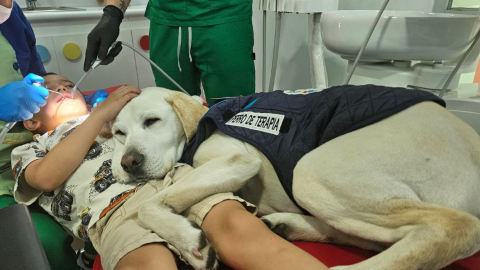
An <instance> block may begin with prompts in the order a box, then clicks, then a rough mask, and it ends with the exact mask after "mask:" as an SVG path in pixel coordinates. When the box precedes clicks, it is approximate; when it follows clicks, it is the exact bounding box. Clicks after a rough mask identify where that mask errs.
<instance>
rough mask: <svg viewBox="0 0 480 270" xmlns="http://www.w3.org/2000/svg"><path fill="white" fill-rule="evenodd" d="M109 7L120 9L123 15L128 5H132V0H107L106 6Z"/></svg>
mask: <svg viewBox="0 0 480 270" xmlns="http://www.w3.org/2000/svg"><path fill="white" fill-rule="evenodd" d="M108 5H114V6H116V7H118V8H119V9H120V10H121V11H122V12H123V13H125V11H126V10H127V7H128V5H130V0H105V6H108Z"/></svg>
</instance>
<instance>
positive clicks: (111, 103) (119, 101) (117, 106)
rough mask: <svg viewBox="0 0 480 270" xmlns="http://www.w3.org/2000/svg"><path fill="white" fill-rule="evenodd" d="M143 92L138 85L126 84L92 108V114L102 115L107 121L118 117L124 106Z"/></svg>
mask: <svg viewBox="0 0 480 270" xmlns="http://www.w3.org/2000/svg"><path fill="white" fill-rule="evenodd" d="M140 93H141V91H140V89H139V88H138V87H136V86H131V85H125V86H122V87H120V88H118V89H117V90H115V91H114V92H112V93H111V94H110V95H109V96H108V97H107V98H106V99H105V101H103V102H102V103H101V104H98V105H97V107H95V110H92V116H95V117H100V119H102V121H103V122H105V123H107V122H109V121H112V120H113V119H115V117H117V115H118V113H119V112H120V110H122V108H123V107H124V106H125V105H126V104H127V103H128V102H129V101H130V100H131V99H132V98H134V97H136V96H138V95H139V94H140Z"/></svg>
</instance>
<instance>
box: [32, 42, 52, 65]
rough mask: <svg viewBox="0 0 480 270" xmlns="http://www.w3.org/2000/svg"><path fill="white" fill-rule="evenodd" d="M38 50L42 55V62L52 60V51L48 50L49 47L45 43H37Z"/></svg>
mask: <svg viewBox="0 0 480 270" xmlns="http://www.w3.org/2000/svg"><path fill="white" fill-rule="evenodd" d="M35 47H36V48H37V52H38V54H39V55H40V60H41V61H42V63H46V62H48V60H50V52H49V51H48V49H47V47H45V46H43V45H36V46H35Z"/></svg>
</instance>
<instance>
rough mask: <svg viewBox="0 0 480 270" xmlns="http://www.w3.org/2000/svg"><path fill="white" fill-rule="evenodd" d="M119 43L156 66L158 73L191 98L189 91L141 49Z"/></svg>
mask: <svg viewBox="0 0 480 270" xmlns="http://www.w3.org/2000/svg"><path fill="white" fill-rule="evenodd" d="M119 42H120V43H121V44H123V45H125V46H127V47H129V48H130V49H132V50H133V51H135V52H136V53H138V54H139V55H140V56H141V57H143V58H145V60H147V61H148V62H149V63H150V64H151V65H152V66H154V67H155V68H156V69H157V70H158V71H160V73H162V74H163V76H165V77H166V78H167V79H168V80H169V81H170V82H172V83H173V84H174V85H175V86H176V87H177V88H178V89H180V90H181V91H182V92H183V93H185V94H187V95H189V96H190V94H189V93H188V92H187V91H185V89H183V88H182V87H181V86H180V85H179V84H178V83H177V82H176V81H174V80H173V79H172V78H171V77H170V76H168V74H167V73H165V71H163V69H161V68H160V67H159V66H157V64H155V63H154V62H153V61H152V60H150V58H148V57H147V56H146V55H144V54H143V53H142V52H141V51H140V50H139V49H137V48H135V47H133V46H132V45H130V44H128V43H125V42H123V41H119Z"/></svg>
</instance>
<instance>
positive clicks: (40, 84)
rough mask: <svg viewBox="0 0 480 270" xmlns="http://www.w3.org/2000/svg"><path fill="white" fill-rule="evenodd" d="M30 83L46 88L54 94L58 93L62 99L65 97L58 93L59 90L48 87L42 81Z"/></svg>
mask: <svg viewBox="0 0 480 270" xmlns="http://www.w3.org/2000/svg"><path fill="white" fill-rule="evenodd" d="M32 85H35V86H41V87H43V88H45V89H47V91H48V92H51V93H55V94H59V95H60V96H62V99H65V96H64V95H63V94H62V93H60V92H58V91H54V90H50V89H48V88H47V86H46V85H45V84H43V83H40V82H34V83H32ZM72 99H73V95H72Z"/></svg>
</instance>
